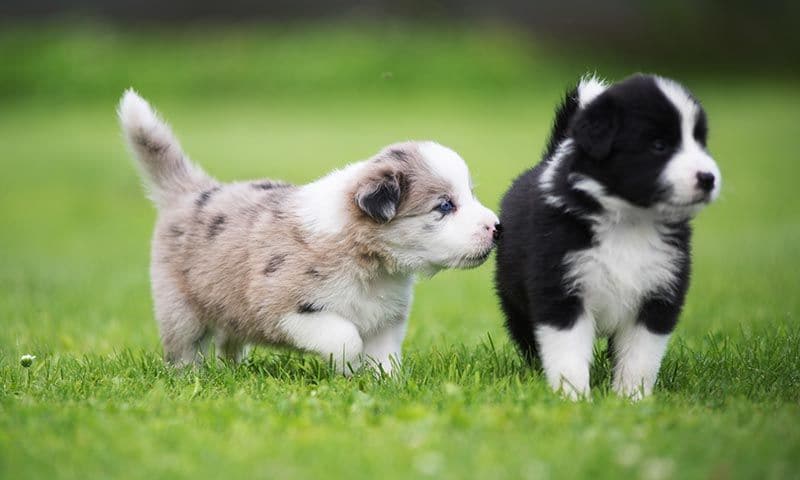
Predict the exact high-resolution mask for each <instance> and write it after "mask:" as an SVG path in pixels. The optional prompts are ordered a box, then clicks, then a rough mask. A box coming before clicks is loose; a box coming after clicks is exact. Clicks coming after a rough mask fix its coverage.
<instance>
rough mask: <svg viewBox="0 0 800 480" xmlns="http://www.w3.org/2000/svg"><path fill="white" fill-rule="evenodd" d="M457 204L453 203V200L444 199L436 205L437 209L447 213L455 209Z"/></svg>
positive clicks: (444, 213)
mask: <svg viewBox="0 0 800 480" xmlns="http://www.w3.org/2000/svg"><path fill="white" fill-rule="evenodd" d="M455 208H456V206H455V205H453V202H452V200H442V203H440V204H439V205H437V206H436V211H438V212H440V213H442V214H443V215H446V214H448V213H450V212H452V211H453V210H455Z"/></svg>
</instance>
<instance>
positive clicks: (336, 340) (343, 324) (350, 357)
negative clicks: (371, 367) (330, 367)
mask: <svg viewBox="0 0 800 480" xmlns="http://www.w3.org/2000/svg"><path fill="white" fill-rule="evenodd" d="M281 330H283V332H284V333H285V334H286V335H287V337H288V338H289V339H290V341H291V342H292V345H294V346H295V347H297V348H300V349H304V350H309V351H312V352H316V353H318V354H319V355H321V356H322V358H323V359H326V360H327V359H330V360H332V361H333V362H334V365H336V369H337V370H338V371H339V372H341V373H343V374H345V375H347V374H349V373H350V372H351V371H355V370H357V369H358V368H359V367H360V366H361V354H362V352H363V349H364V341H363V340H362V339H361V334H360V333H359V331H358V328H357V327H356V326H355V324H353V322H351V321H349V320H348V319H346V318H344V317H342V316H341V315H339V314H336V313H333V312H314V313H304V314H299V313H293V314H290V315H287V316H286V317H285V318H283V319H282V320H281Z"/></svg>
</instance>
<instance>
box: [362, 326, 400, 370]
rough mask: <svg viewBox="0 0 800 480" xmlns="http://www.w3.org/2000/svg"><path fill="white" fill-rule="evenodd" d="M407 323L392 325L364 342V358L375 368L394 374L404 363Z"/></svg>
mask: <svg viewBox="0 0 800 480" xmlns="http://www.w3.org/2000/svg"><path fill="white" fill-rule="evenodd" d="M406 327H407V322H405V321H404V322H401V323H398V324H395V325H391V326H389V327H387V328H385V329H383V330H381V331H380V332H377V333H375V334H373V335H371V336H369V337H367V338H365V340H364V357H365V359H366V361H368V362H370V363H371V364H372V365H373V366H374V367H376V369H377V368H380V369H382V370H383V371H384V372H386V373H392V370H393V368H394V366H395V365H400V362H401V361H402V359H403V358H402V352H401V347H402V346H403V339H404V338H405V336H406Z"/></svg>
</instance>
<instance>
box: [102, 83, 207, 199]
mask: <svg viewBox="0 0 800 480" xmlns="http://www.w3.org/2000/svg"><path fill="white" fill-rule="evenodd" d="M117 114H118V115H119V122H120V125H121V126H122V131H123V133H124V134H125V138H126V140H127V141H128V145H129V147H130V149H131V151H132V152H133V154H134V156H135V157H136V159H137V160H138V162H137V163H138V164H139V167H140V171H141V172H142V176H143V177H144V179H145V182H146V184H147V188H148V191H149V194H150V198H151V199H152V200H153V202H155V204H156V205H157V206H159V207H163V206H165V205H167V204H169V203H170V201H171V200H172V199H173V198H175V197H177V196H180V195H181V194H185V193H192V192H198V191H201V190H205V189H207V188H210V187H212V186H213V185H215V184H216V182H215V180H214V179H213V178H211V177H209V176H208V175H207V174H206V173H205V172H204V171H203V170H202V169H201V168H200V167H198V166H197V165H195V164H194V163H192V162H191V160H189V158H188V157H187V156H186V155H185V154H184V153H183V150H181V145H180V143H178V140H177V139H176V138H175V136H174V135H173V134H172V130H170V128H169V125H167V124H166V123H165V122H164V121H163V120H161V119H160V118H159V117H158V114H157V113H156V112H155V111H153V109H152V108H151V107H150V105H149V104H148V103H147V101H146V100H145V99H143V98H142V97H140V96H139V95H137V94H136V92H134V91H133V89H128V90H126V91H125V93H124V94H123V95H122V100H120V102H119V109H118V110H117Z"/></svg>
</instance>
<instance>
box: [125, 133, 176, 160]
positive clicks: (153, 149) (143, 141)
mask: <svg viewBox="0 0 800 480" xmlns="http://www.w3.org/2000/svg"><path fill="white" fill-rule="evenodd" d="M132 140H133V141H134V142H135V143H136V144H137V145H139V146H140V147H142V148H143V149H145V150H147V153H148V154H149V155H161V154H162V153H164V152H166V151H167V149H168V148H169V144H168V143H158V142H155V141H154V140H153V139H152V138H150V137H149V136H148V135H144V134H137V135H135V136H134V137H133V139H132Z"/></svg>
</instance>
